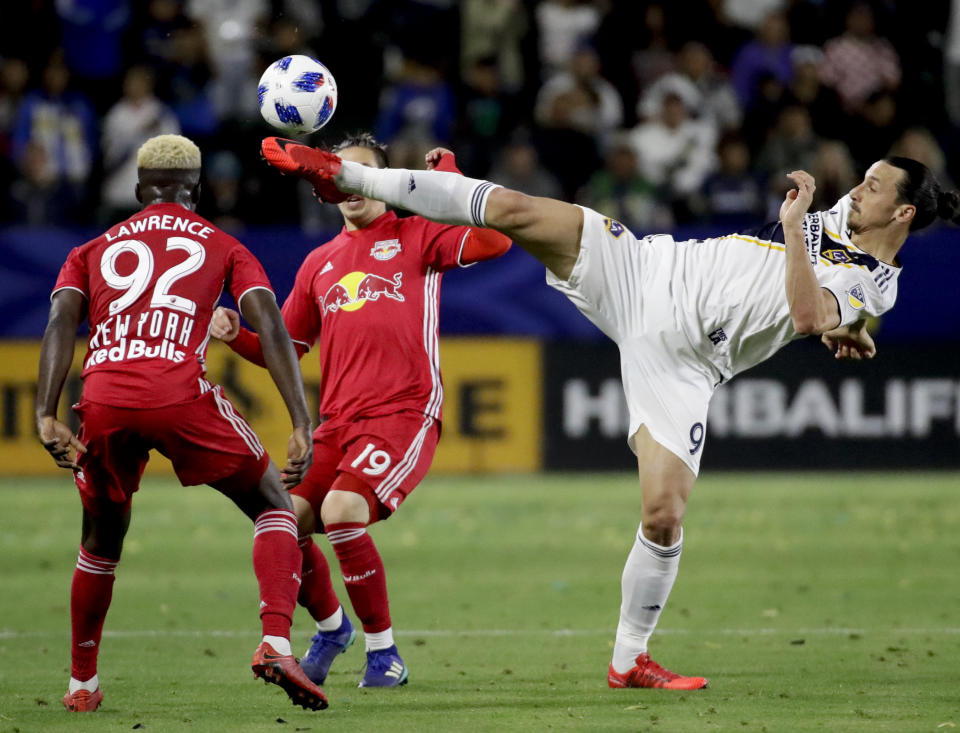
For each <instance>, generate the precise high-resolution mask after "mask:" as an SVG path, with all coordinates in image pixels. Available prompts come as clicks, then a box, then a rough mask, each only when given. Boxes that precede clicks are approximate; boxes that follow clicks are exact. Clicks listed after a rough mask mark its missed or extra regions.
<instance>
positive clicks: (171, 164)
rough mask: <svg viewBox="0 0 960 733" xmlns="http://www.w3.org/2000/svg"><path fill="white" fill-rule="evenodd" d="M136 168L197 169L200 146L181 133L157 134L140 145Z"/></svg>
mask: <svg viewBox="0 0 960 733" xmlns="http://www.w3.org/2000/svg"><path fill="white" fill-rule="evenodd" d="M137 168H149V169H151V170H156V169H167V168H177V169H181V170H197V169H198V168H200V148H198V147H197V145H196V143H194V142H193V140H190V139H189V138H185V137H184V136H183V135H157V136H156V137H152V138H150V139H149V140H147V141H146V142H145V143H144V144H143V145H141V146H140V149H139V150H138V151H137Z"/></svg>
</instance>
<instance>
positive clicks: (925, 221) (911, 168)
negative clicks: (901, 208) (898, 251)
mask: <svg viewBox="0 0 960 733" xmlns="http://www.w3.org/2000/svg"><path fill="white" fill-rule="evenodd" d="M884 162H885V163H888V164H889V165H892V166H894V167H895V168H899V169H900V170H902V171H903V173H904V175H903V176H902V178H901V180H900V182H899V183H897V194H898V197H899V203H901V204H911V205H913V206H915V207H916V208H917V213H916V214H914V216H913V221H911V222H910V231H911V232H915V231H917V230H919V229H923V228H924V227H927V226H929V225H930V224H932V223H933V221H934V219H936V218H938V217H939V218H941V219H946V220H947V221H951V222H953V223H954V224H960V193H958V192H957V191H942V190H941V189H940V183H939V182H938V181H937V179H936V177H934V175H933V173H931V172H930V169H929V168H927V166H925V165H924V164H923V163H921V162H919V161H917V160H914V159H913V158H901V157H899V156H891V157H889V158H884Z"/></svg>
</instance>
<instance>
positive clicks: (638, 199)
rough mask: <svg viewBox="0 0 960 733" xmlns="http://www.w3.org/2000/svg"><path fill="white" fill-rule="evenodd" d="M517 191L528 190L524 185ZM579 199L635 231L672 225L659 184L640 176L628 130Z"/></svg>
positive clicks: (613, 145) (613, 143) (615, 139)
mask: <svg viewBox="0 0 960 733" xmlns="http://www.w3.org/2000/svg"><path fill="white" fill-rule="evenodd" d="M494 180H497V182H498V183H500V184H501V185H504V186H507V187H509V188H514V186H513V185H512V184H508V183H506V182H504V181H502V180H498V179H494ZM514 190H518V191H524V192H526V191H525V189H522V188H515V189H514ZM537 195H546V194H537ZM577 199H578V203H580V204H582V205H584V206H589V207H590V208H592V209H602V210H603V211H606V212H609V213H610V216H612V217H615V218H616V219H617V220H618V221H620V222H622V223H623V224H624V225H626V226H627V227H628V228H629V229H631V230H632V231H641V230H644V229H645V230H655V231H666V230H668V229H670V228H671V227H672V226H673V215H672V213H671V211H670V208H669V207H668V206H666V205H664V204H663V202H661V201H660V199H659V198H658V197H657V189H656V187H655V186H654V185H653V184H652V183H650V182H649V181H648V180H646V179H645V178H644V177H643V176H642V175H641V173H640V167H639V166H638V164H637V153H636V151H635V150H634V149H633V146H632V145H631V143H630V139H629V136H628V135H627V134H626V133H622V134H620V135H616V136H614V137H613V139H612V140H611V141H610V142H609V144H608V146H607V150H606V154H605V156H604V165H603V167H602V168H600V169H599V170H598V171H597V172H596V173H594V174H593V175H592V176H591V177H590V180H589V181H588V182H587V185H586V186H584V187H583V189H582V190H581V191H580V194H579V195H578V196H577Z"/></svg>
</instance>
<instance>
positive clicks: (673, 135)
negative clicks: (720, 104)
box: [630, 74, 717, 221]
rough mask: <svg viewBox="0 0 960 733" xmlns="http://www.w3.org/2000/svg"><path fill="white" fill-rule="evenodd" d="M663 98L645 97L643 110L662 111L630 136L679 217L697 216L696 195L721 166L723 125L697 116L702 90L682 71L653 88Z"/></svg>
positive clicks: (643, 168)
mask: <svg viewBox="0 0 960 733" xmlns="http://www.w3.org/2000/svg"><path fill="white" fill-rule="evenodd" d="M652 92H655V93H656V94H657V95H658V96H659V100H648V99H643V98H641V100H640V106H641V110H648V109H649V110H651V111H654V110H655V111H656V117H653V118H652V119H650V120H648V121H646V122H642V123H640V124H639V125H637V127H635V128H634V129H633V130H632V131H631V133H630V135H631V141H632V144H633V147H634V150H636V153H637V159H638V161H639V165H640V172H641V173H642V174H643V176H644V178H646V179H647V180H648V181H650V182H651V183H653V184H654V185H655V186H657V187H658V188H659V189H660V191H661V197H662V198H664V200H666V201H668V202H669V203H670V205H671V206H672V208H673V214H674V217H675V218H676V219H677V220H678V221H685V220H689V219H690V218H691V216H692V211H691V208H690V204H691V202H690V197H691V196H692V195H693V194H695V193H696V192H698V191H699V190H700V188H701V187H702V186H703V183H704V181H706V179H707V176H708V175H710V173H711V172H712V171H713V170H714V169H715V168H716V151H715V146H716V140H717V130H716V127H715V126H714V124H713V120H709V119H706V120H705V119H697V118H695V117H694V116H693V114H694V112H695V111H696V110H697V109H698V107H699V105H700V101H701V100H700V92H698V91H697V89H696V87H695V86H694V85H693V83H692V82H691V81H690V80H689V79H687V78H686V77H684V76H681V75H679V74H677V75H672V77H671V79H670V81H669V83H668V84H667V83H664V84H661V85H660V86H658V87H657V88H656V89H655V90H652Z"/></svg>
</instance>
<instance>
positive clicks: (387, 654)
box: [357, 644, 409, 687]
mask: <svg viewBox="0 0 960 733" xmlns="http://www.w3.org/2000/svg"><path fill="white" fill-rule="evenodd" d="M408 676H409V670H408V669H407V665H405V664H404V663H403V660H402V659H401V658H400V654H399V653H398V652H397V645H396V644H394V645H393V646H392V647H390V648H389V649H377V650H376V651H372V652H367V671H366V673H364V675H363V679H362V680H360V684H359V685H357V686H358V687H398V686H399V685H405V684H407V677H408Z"/></svg>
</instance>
